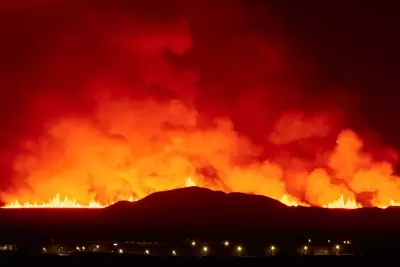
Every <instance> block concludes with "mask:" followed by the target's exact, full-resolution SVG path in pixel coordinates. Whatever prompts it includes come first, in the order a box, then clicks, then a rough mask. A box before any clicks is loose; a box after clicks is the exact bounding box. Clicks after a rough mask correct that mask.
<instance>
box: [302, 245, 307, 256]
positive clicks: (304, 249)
mask: <svg viewBox="0 0 400 267" xmlns="http://www.w3.org/2000/svg"><path fill="white" fill-rule="evenodd" d="M307 251H308V246H304V247H303V253H304V254H306V253H307Z"/></svg>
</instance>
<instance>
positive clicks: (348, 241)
mask: <svg viewBox="0 0 400 267" xmlns="http://www.w3.org/2000/svg"><path fill="white" fill-rule="evenodd" d="M311 242H312V240H311V239H308V243H311ZM328 243H331V240H330V239H328ZM343 244H347V245H350V244H351V241H350V240H344V241H343Z"/></svg>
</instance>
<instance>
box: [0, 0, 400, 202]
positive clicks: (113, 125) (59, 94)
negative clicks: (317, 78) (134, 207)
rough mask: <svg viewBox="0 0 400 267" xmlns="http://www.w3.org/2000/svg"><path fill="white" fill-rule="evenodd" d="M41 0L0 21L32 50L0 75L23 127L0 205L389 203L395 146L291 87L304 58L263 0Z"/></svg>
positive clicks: (394, 196) (394, 194)
mask: <svg viewBox="0 0 400 267" xmlns="http://www.w3.org/2000/svg"><path fill="white" fill-rule="evenodd" d="M26 2H35V1H26ZM39 2H40V5H34V4H30V5H29V8H28V7H26V9H24V8H22V9H21V7H19V5H18V6H14V5H7V9H6V12H7V14H9V15H8V16H9V17H10V19H11V21H12V23H11V22H10V23H1V26H0V27H8V26H7V25H15V27H16V28H12V29H11V30H10V29H8V28H7V29H8V30H6V31H4V32H5V33H7V34H8V35H7V34H6V36H4V42H7V44H8V46H9V47H11V48H14V47H15V49H18V47H19V46H17V45H14V43H13V40H14V41H15V42H17V41H18V44H21V43H24V45H26V46H27V47H29V48H30V49H25V47H23V48H24V49H23V52H21V51H19V52H15V55H18V56H15V57H14V58H12V60H10V61H12V62H13V64H14V65H12V66H11V63H10V66H11V67H7V70H8V71H7V72H0V85H1V86H2V87H4V88H9V90H10V92H11V91H12V94H11V93H9V94H10V95H12V96H13V97H14V98H19V97H20V98H23V99H19V101H20V102H18V103H17V104H14V102H13V104H12V106H13V107H15V109H17V108H16V107H20V106H21V107H24V108H23V109H22V108H18V109H17V110H16V112H15V114H18V115H15V116H20V117H15V118H14V117H12V116H11V115H10V118H11V119H10V121H12V123H11V122H9V124H5V125H13V123H14V122H15V121H17V122H18V123H17V124H18V127H19V128H18V129H20V132H19V133H18V134H16V133H15V134H14V132H12V130H11V126H9V127H10V129H9V130H8V131H5V132H7V133H12V134H10V135H13V138H9V140H11V139H12V140H14V139H16V140H14V141H9V142H8V141H6V142H7V149H8V150H7V149H6V148H3V146H2V147H1V149H2V150H1V151H0V152H1V154H0V156H3V155H5V156H4V157H2V158H1V159H3V158H4V159H12V160H10V161H12V163H11V164H9V165H11V167H10V168H9V169H10V171H9V172H4V173H5V174H4V175H2V177H4V178H2V181H3V180H7V182H4V183H2V184H1V185H2V188H1V192H0V201H2V202H3V203H4V204H5V206H4V207H5V208H38V207H47V208H55V207H60V208H70V207H71V208H72V207H77V208H82V207H85V208H103V207H106V206H107V205H110V204H112V203H115V202H117V201H120V200H139V199H142V198H144V197H145V196H147V195H149V194H151V193H154V192H158V191H164V190H170V189H175V188H183V187H186V186H199V187H204V188H210V189H213V190H221V191H224V192H243V193H249V194H258V195H264V196H268V197H271V198H274V199H277V200H279V201H281V202H282V203H284V204H286V205H288V206H298V205H300V206H318V207H325V208H348V209H354V208H360V207H370V206H374V207H381V208H386V207H388V206H398V205H400V179H399V177H398V175H397V174H396V172H395V169H396V166H397V164H398V162H397V153H394V152H393V151H392V150H391V149H388V148H387V147H384V146H379V147H378V146H371V145H370V143H369V140H367V139H365V138H364V132H359V131H357V132H358V134H357V133H356V131H355V130H352V129H350V128H353V129H354V127H350V126H351V125H352V124H351V122H348V120H349V121H350V119H348V120H346V119H347V118H348V116H347V113H346V112H345V111H343V110H342V106H343V105H341V104H340V103H341V102H339V104H337V103H336V101H334V102H335V103H334V104H332V103H331V102H332V101H330V99H328V100H326V99H317V97H315V96H314V95H313V96H312V97H310V96H309V95H308V94H306V93H302V92H303V90H302V86H303V85H302V82H303V79H302V78H301V76H302V73H300V69H301V70H303V69H304V70H307V65H306V63H305V62H308V61H304V62H303V61H302V60H301V58H300V57H297V56H295V55H294V54H295V53H294V52H293V51H295V49H291V45H292V43H294V42H289V41H287V40H286V39H289V37H286V35H285V34H282V33H281V32H279V29H280V27H278V26H279V25H280V24H279V23H278V22H277V21H279V20H278V19H277V18H276V17H277V15H276V14H275V13H274V12H269V9H268V8H265V9H266V13H265V14H267V15H265V14H264V13H263V16H262V18H261V16H259V13H258V12H260V10H261V9H260V8H254V7H252V6H251V5H249V6H244V5H243V3H242V2H241V1H231V2H229V3H230V4H229V5H224V4H220V1H193V4H189V2H192V1H166V2H165V1H161V2H163V3H164V4H162V5H161V4H160V3H158V4H155V3H151V4H149V6H147V4H146V3H147V2H146V3H141V4H135V3H134V2H132V1H131V3H130V4H127V1H123V0H118V1H110V2H109V4H106V2H107V1H100V2H102V3H103V2H104V3H103V4H100V5H99V6H96V7H94V6H90V5H92V4H93V5H95V4H94V2H93V3H92V2H90V1H89V2H88V3H92V4H90V5H89V4H88V5H79V4H77V3H78V2H79V3H80V1H61V0H60V1H58V0H54V1H39ZM82 2H84V1H82ZM128 2H129V1H128ZM149 2H154V1H149ZM155 2H157V1H155ZM167 2H168V3H169V4H165V3H167ZM175 2H176V3H175ZM183 2H184V3H183ZM221 2H224V1H221ZM107 3H108V2H107ZM111 3H112V4H111ZM159 4H160V5H161V6H159ZM21 5H23V4H22V2H21ZM130 5H132V6H130ZM5 6H6V5H5ZM89 6H90V7H89ZM154 6H157V7H159V8H157V10H160V14H158V13H157V12H158V11H157V12H156V13H157V14H154V12H155V11H154V8H153V7H154ZM227 6H229V8H227ZM0 8H1V5H0ZM129 8H130V9H129ZM252 8H253V9H252ZM0 11H1V10H0ZM162 11H163V12H164V11H165V13H166V14H161V13H163V12H162ZM200 11H201V12H200ZM65 14H67V15H65ZM145 14H148V15H145ZM199 14H201V15H199ZM257 14H258V16H257ZM28 18H29V19H28ZM264 18H265V19H266V20H267V21H263V22H262V23H261V22H260V21H255V20H257V19H259V20H261V19H264ZM6 19H8V17H7V18H4V20H6ZM261 24H262V25H264V24H265V25H271V27H270V28H271V29H269V28H268V27H267V28H268V29H267V28H265V29H264V28H263V27H261V26H259V27H254V25H256V26H257V25H261ZM275 26H277V27H275ZM253 28H256V29H253ZM274 28H277V29H276V30H274ZM35 29H36V32H35V31H34V30H35ZM2 32H3V31H2ZM15 32H18V34H16V35H13V34H14V33H15ZM36 33H37V36H36V35H35V34H36ZM32 36H33V37H32ZM278 37H279V38H278ZM19 38H24V39H19ZM8 42H9V43H8ZM22 46H23V45H21V47H22ZM293 46H295V45H293ZM0 51H2V50H1V49H0ZM26 51H29V53H28V52H26ZM24 53H25V54H24ZM28 54H29V55H28ZM297 61H300V62H297ZM0 64H2V63H0ZM297 65H300V66H301V68H300V67H298V66H297ZM7 66H8V65H7ZM0 67H1V65H0ZM0 71H3V69H2V68H0ZM4 73H5V74H4ZM3 74H4V75H3ZM7 79H10V80H7ZM304 79H305V78H304ZM310 79H311V78H310ZM10 85H12V86H10ZM7 86H8V87H7ZM21 88H22V89H21ZM19 89H21V92H23V93H14V92H17V90H19ZM321 98H322V97H321ZM1 99H2V98H1ZM339 100H340V99H339ZM346 100H347V99H346ZM6 101H8V100H7V99H6ZM10 103H11V100H10ZM304 103H306V104H304ZM310 103H313V105H311V104H310ZM325 103H327V104H326V105H325ZM328 103H329V104H330V105H328ZM7 104H8V103H7ZM1 106H2V107H3V106H5V104H4V105H3V104H2V105H1ZM2 113H5V114H11V113H12V112H2ZM2 118H3V117H0V119H2ZM7 118H8V117H7ZM7 127H8V126H7ZM7 127H4V129H8V128H7ZM7 133H5V134H7ZM10 147H11V148H10ZM377 147H378V148H377ZM3 151H4V152H3ZM4 162H6V161H5V160H4ZM1 163H2V164H4V165H5V163H3V161H2V162H1ZM2 166H3V165H2ZM7 166H8V165H7ZM8 167H9V166H8ZM8 178H9V179H8Z"/></svg>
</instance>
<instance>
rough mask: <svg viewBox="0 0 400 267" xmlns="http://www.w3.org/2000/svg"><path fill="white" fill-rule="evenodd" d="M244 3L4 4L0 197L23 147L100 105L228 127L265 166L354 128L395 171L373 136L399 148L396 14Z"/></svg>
mask: <svg viewBox="0 0 400 267" xmlns="http://www.w3.org/2000/svg"><path fill="white" fill-rule="evenodd" d="M189 2H190V3H189ZM228 2H229V4H228ZM243 2H245V1H242V2H241V1H228V0H223V1H211V0H207V1H201V0H198V1H155V0H151V1H146V2H145V3H142V2H141V3H140V4H138V3H136V4H135V3H133V2H132V1H128V0H117V1H62V0H32V1H29V0H24V1H22V0H19V1H11V0H10V1H2V3H1V4H0V33H1V42H0V59H1V60H0V101H1V103H0V123H1V125H2V129H3V131H2V132H1V138H0V158H1V164H0V166H1V172H2V175H1V179H0V182H1V183H0V187H1V188H5V189H6V190H8V189H9V188H10V187H15V186H16V185H15V184H14V183H13V182H11V181H13V179H12V177H14V171H15V156H16V155H20V148H21V143H24V141H26V140H32V139H35V137H40V136H41V135H42V134H43V133H46V132H47V131H48V129H49V125H51V123H52V122H54V121H57V120H58V119H60V118H65V117H86V116H90V114H92V113H93V112H94V110H95V108H96V103H97V101H99V99H103V97H104V94H106V95H108V94H111V95H112V96H113V97H128V98H130V99H135V100H142V99H146V98H148V97H149V96H152V97H153V98H156V99H157V100H160V101H163V100H166V99H180V100H181V101H182V102H183V103H186V104H187V105H190V106H194V107H196V109H197V111H198V112H199V116H198V118H197V123H198V124H200V125H201V126H204V127H206V126H208V125H210V124H212V122H213V119H214V118H216V117H221V116H222V117H228V118H229V119H230V120H231V121H232V123H233V127H234V129H235V130H236V131H237V132H239V133H240V134H243V135H244V136H246V138H249V139H251V140H252V142H253V143H255V144H257V145H260V144H261V146H262V147H263V151H262V152H261V155H258V156H260V157H261V158H268V159H269V158H274V160H276V161H280V160H282V158H285V156H281V155H280V156H277V151H278V150H279V151H282V146H284V147H285V149H284V150H287V151H290V156H296V157H301V158H314V157H315V154H316V151H320V150H323V149H328V148H331V147H332V144H334V143H335V139H336V138H337V135H338V133H339V132H340V131H341V130H342V129H343V128H347V127H352V128H353V129H356V130H357V132H358V133H359V135H360V136H362V137H363V139H364V138H365V139H368V141H369V142H368V144H366V145H365V146H367V147H368V148H371V149H372V150H374V151H375V152H374V156H375V157H376V158H378V159H383V158H384V159H385V160H389V162H393V161H394V159H395V157H394V156H393V153H388V151H389V150H388V149H387V148H386V146H383V144H382V143H383V142H382V140H380V139H378V138H377V137H376V136H377V135H376V133H379V134H380V136H383V137H384V141H385V143H387V144H391V145H394V146H395V147H400V143H398V141H397V138H396V136H398V135H399V134H400V133H399V132H398V131H400V130H398V129H397V127H393V123H394V122H395V121H396V119H397V103H396V102H395V101H396V97H394V94H395V89H397V88H398V87H399V85H400V83H399V78H398V75H397V73H396V71H395V69H396V68H395V63H396V62H398V60H399V57H400V52H399V51H398V49H397V48H398V47H399V39H397V38H398V37H396V36H395V35H394V33H395V32H396V30H398V29H396V27H398V26H396V25H397V24H396V23H395V22H396V21H395V19H396V18H395V17H396V16H395V14H394V10H395V8H393V7H390V6H384V4H382V6H376V5H374V6H369V5H368V4H367V3H364V2H362V3H364V4H361V5H349V4H346V5H344V4H340V3H337V1H336V2H330V3H325V2H324V3H323V4H322V3H320V1H308V2H307V3H306V4H305V3H301V4H299V3H294V2H293V1H290V0H287V1H272V0H271V1H261V0H259V1H256V0H254V1H247V2H246V4H244V3H243ZM360 3H361V2H360ZM386 4H387V3H386ZM155 7H157V8H155ZM294 120H296V121H303V120H304V121H303V122H302V123H303V124H301V125H297V126H296V125H292V124H291V123H290V121H294ZM307 123H308V124H307ZM308 126H310V127H308ZM296 127H297V128H296ZM293 129H296V136H293V135H291V132H292V130H293ZM304 129H307V130H304ZM277 145H279V147H278V148H277ZM14 181H15V180H14Z"/></svg>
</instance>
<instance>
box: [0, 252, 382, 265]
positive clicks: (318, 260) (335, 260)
mask: <svg viewBox="0 0 400 267" xmlns="http://www.w3.org/2000/svg"><path fill="white" fill-rule="evenodd" d="M0 260H12V262H13V263H14V264H15V263H18V262H25V261H26V262H27V261H29V262H30V263H32V262H35V261H36V262H54V263H58V262H60V263H61V262H62V263H70V264H75V263H76V264H81V263H83V264H85V263H86V264H88V263H89V264H97V263H99V264H108V263H110V264H113V266H114V265H116V264H124V265H126V264H135V265H141V264H148V265H150V264H159V265H160V266H161V265H165V264H171V265H169V266H176V265H180V264H182V266H183V265H184V266H200V265H201V266H210V264H218V265H221V264H229V266H232V265H242V266H252V265H257V266H259V265H264V266H289V265H288V264H308V265H310V264H315V266H322V265H323V266H343V265H344V264H352V265H353V266H354V264H360V265H361V264H362V265H363V266H368V265H372V264H377V263H379V261H380V258H379V257H378V258H377V257H375V258H368V257H346V256H341V257H335V256H326V257H307V256H298V257H278V256H277V257H264V258H253V257H231V258H221V257H202V258H196V257H191V258H184V257H137V256H113V255H105V254H103V255H102V254H92V255H89V254H87V255H76V256H69V257H60V256H55V255H40V256H37V255H36V256H33V255H24V254H7V255H5V254H3V255H2V254H0ZM218 265H217V266H218ZM152 266H156V265H152Z"/></svg>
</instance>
